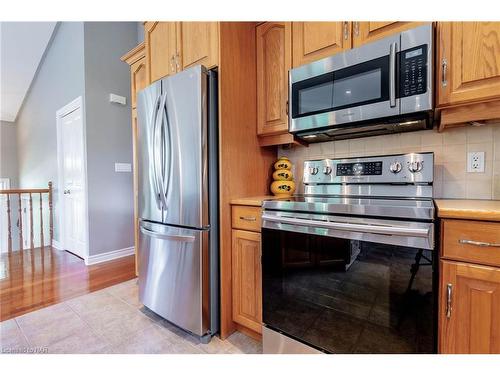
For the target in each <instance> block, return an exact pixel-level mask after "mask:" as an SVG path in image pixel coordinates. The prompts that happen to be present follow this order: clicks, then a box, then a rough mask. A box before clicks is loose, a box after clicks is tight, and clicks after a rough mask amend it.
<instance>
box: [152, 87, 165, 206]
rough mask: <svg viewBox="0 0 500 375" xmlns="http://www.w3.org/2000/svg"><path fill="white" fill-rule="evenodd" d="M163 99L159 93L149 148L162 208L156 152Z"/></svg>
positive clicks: (154, 108) (156, 190) (155, 105)
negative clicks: (159, 115)
mask: <svg viewBox="0 0 500 375" xmlns="http://www.w3.org/2000/svg"><path fill="white" fill-rule="evenodd" d="M160 101H161V95H159V96H158V97H157V98H156V100H155V104H154V107H153V114H152V116H151V124H153V131H152V133H153V134H152V137H151V144H150V145H149V150H150V160H151V161H152V163H151V164H152V168H153V173H152V177H153V185H154V186H153V187H154V190H155V201H156V204H157V205H158V209H159V210H161V209H162V202H161V197H160V186H159V182H158V171H157V170H158V168H157V165H156V163H157V153H156V139H157V137H156V129H157V123H158V112H159V110H160V107H159V104H160Z"/></svg>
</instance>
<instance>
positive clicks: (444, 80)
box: [441, 59, 448, 87]
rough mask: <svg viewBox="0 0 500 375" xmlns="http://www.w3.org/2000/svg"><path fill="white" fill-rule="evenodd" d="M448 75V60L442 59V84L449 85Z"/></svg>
mask: <svg viewBox="0 0 500 375" xmlns="http://www.w3.org/2000/svg"><path fill="white" fill-rule="evenodd" d="M447 75H448V60H446V59H443V60H441V86H443V87H446V86H448V79H447V78H446V76H447Z"/></svg>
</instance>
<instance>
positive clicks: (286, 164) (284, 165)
mask: <svg viewBox="0 0 500 375" xmlns="http://www.w3.org/2000/svg"><path fill="white" fill-rule="evenodd" d="M291 168H292V163H290V160H288V158H287V157H285V156H282V157H280V158H279V159H278V161H277V162H276V163H274V169H276V170H278V169H288V170H290V169H291Z"/></svg>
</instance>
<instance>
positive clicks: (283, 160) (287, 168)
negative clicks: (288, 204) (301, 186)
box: [271, 156, 295, 197]
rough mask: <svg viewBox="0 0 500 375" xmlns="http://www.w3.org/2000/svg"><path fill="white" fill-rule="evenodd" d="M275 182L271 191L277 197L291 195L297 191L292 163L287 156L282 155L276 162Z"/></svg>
mask: <svg viewBox="0 0 500 375" xmlns="http://www.w3.org/2000/svg"><path fill="white" fill-rule="evenodd" d="M274 169H275V171H274V173H273V180H274V181H273V183H272V184H271V191H272V193H273V194H274V195H276V196H277V197H289V196H290V195H292V194H293V193H294V192H295V182H293V173H292V170H291V169H292V163H290V160H288V158H287V157H284V156H282V157H280V158H279V159H278V161H277V162H276V163H274Z"/></svg>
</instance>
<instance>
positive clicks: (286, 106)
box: [285, 100, 289, 116]
mask: <svg viewBox="0 0 500 375" xmlns="http://www.w3.org/2000/svg"><path fill="white" fill-rule="evenodd" d="M285 110H286V115H287V116H288V111H289V109H288V100H287V101H286V108H285Z"/></svg>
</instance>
